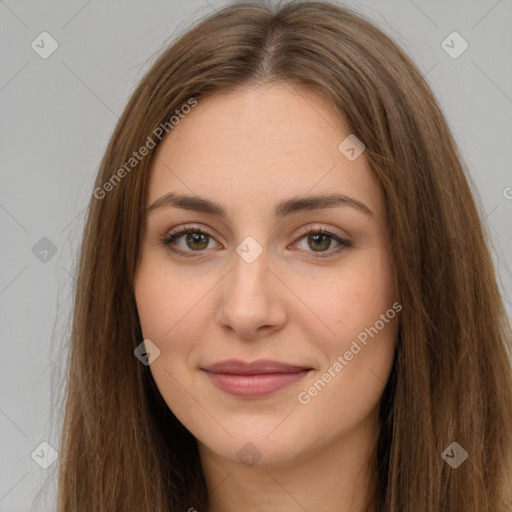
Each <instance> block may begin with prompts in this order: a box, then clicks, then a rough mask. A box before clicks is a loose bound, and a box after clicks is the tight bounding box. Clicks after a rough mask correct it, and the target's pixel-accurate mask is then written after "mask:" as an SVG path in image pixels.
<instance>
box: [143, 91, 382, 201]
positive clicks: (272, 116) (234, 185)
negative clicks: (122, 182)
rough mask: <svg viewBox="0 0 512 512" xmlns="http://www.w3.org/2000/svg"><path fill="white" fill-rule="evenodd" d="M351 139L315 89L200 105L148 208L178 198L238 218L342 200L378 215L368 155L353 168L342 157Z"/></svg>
mask: <svg viewBox="0 0 512 512" xmlns="http://www.w3.org/2000/svg"><path fill="white" fill-rule="evenodd" d="M350 134H351V132H350V128H349V127H348V126H347V124H346V123H345V121H344V119H343V118H342V117H341V116H340V115H339V114H338V113H337V112H335V110H334V107H333V105H331V104H330V102H329V101H328V100H327V99H326V98H324V97H323V96H321V95H320V94H319V93H317V92H315V91H313V90H310V89H305V88H298V87H296V86H293V87H292V86H289V85H286V84H278V85H264V86H257V87H250V88H249V87H248V88H244V89H239V90H236V91H234V92H229V93H221V94H218V93H217V94H213V95H210V96H209V97H207V98H203V99H201V98H200V99H199V100H198V105H197V106H196V107H195V108H194V109H192V110H191V112H190V113H189V114H187V115H186V116H185V117H184V118H183V119H181V120H180V122H179V123H178V124H177V125H176V126H175V127H174V128H173V130H172V131H171V132H170V133H169V134H168V135H167V136H166V138H164V140H163V141H162V143H161V144H160V145H159V147H158V150H157V154H156V155H155V159H154V161H153V165H152V171H151V176H150V183H149V191H148V203H149V204H150V203H151V202H152V201H154V200H155V199H157V198H158V197H160V196H161V195H163V194H165V193H167V192H169V191H177V192H186V193H195V194H198V195H202V196H206V197H211V198H214V199H215V200H216V201H219V202H223V203H224V204H226V205H227V209H228V210H229V209H230V208H229V207H230V205H232V209H233V211H235V210H238V209H239V208H243V207H245V208H249V207H252V208H253V209H257V208H258V207H259V206H258V205H260V204H261V205H262V207H267V206H268V209H270V205H273V204H275V203H277V202H278V201H279V200H281V199H282V198H284V197H290V196H299V195H300V196H302V195H305V194H307V193H308V192H314V193H332V192H340V193H344V194H348V195H352V196H357V198H358V199H361V200H362V201H364V202H366V203H367V204H368V203H371V204H373V205H374V207H378V204H377V203H378V202H379V195H378V191H377V187H376V181H375V178H374V176H373V174H372V172H371V171H370V169H369V167H368V164H367V162H366V159H365V157H364V153H363V154H362V155H361V156H360V157H358V158H357V159H356V160H354V161H350V160H349V159H347V157H346V156H345V155H344V154H343V153H342V152H341V151H340V149H339V145H340V143H341V142H342V141H343V140H344V139H346V137H347V136H349V135H350ZM372 209H373V208H372Z"/></svg>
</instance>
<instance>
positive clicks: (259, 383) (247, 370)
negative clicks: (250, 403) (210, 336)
mask: <svg viewBox="0 0 512 512" xmlns="http://www.w3.org/2000/svg"><path fill="white" fill-rule="evenodd" d="M312 369H313V368H310V367H307V366H300V365H293V364H288V363H282V362H279V361H271V360H268V359H265V360H259V361H253V362H250V363H246V362H244V361H240V360H237V359H230V360H227V361H221V362H219V363H215V364H212V365H209V366H207V367H205V368H201V370H203V371H204V372H205V373H206V375H207V376H208V377H209V378H210V380H211V381H212V383H213V384H214V385H215V386H216V387H217V388H219V389H220V390H222V391H224V392H226V393H228V394H230V395H233V396H237V397H242V398H259V397H264V396H268V395H271V394H273V393H276V392H277V391H280V390H281V389H284V388H286V387H288V386H291V385H292V384H294V383H296V382H298V381H299V380H301V379H303V378H304V377H305V376H306V375H307V374H308V373H309V372H310V371H311V370H312Z"/></svg>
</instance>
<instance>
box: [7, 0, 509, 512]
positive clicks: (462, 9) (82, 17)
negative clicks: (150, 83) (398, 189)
mask: <svg viewBox="0 0 512 512" xmlns="http://www.w3.org/2000/svg"><path fill="white" fill-rule="evenodd" d="M340 3H341V2H340ZM224 4H225V2H222V1H213V0H208V2H206V1H205V0H193V1H192V0H191V1H187V2H181V1H180V2H176V1H163V0H162V1H159V0H151V1H146V2H135V1H127V0H124V1H120V0H119V1H113V0H110V1H107V0H103V1H99V0H89V1H66V2H64V1H61V2H55V1H45V2H41V1H40V0H39V1H36V0H27V1H23V2H21V1H16V0H0V26H1V31H0V37H1V43H0V52H1V59H2V65H1V67H0V108H1V112H0V119H1V124H0V129H1V134H0V144H1V151H2V153H1V154H2V172H1V187H0V226H1V233H2V251H1V258H2V259H1V264H0V308H1V321H2V338H1V340H2V357H1V358H0V361H1V363H0V364H1V369H0V429H1V430H0V432H1V436H0V449H1V452H0V453H1V461H0V512H2V511H9V512H18V511H28V510H41V511H50V510H53V507H54V505H53V504H54V501H55V494H54V493H55V488H56V478H55V470H56V468H57V463H54V464H53V465H52V466H50V467H49V468H48V469H43V468H41V467H40V466H39V465H38V463H36V461H35V460H37V456H36V457H35V458H34V459H33V458H32V457H31V454H32V453H33V452H34V450H36V452H35V453H36V454H37V453H39V455H40V457H41V458H42V459H43V458H44V457H46V456H47V452H45V450H47V449H46V448H38V447H39V445H40V443H41V442H43V441H46V442H48V443H50V445H52V446H54V447H55V448H56V449H57V450H58V440H59V425H60V419H59V418H58V410H57V406H58V405H59V399H60V396H59V394H60V393H61V390H62V386H61V380H62V372H63V370H64V365H63V361H64V357H65V355H66V341H67V340H66V332H67V329H68V327H69V315H70V312H71V310H70V305H71V299H72V286H73V284H74V278H73V268H74V262H75V258H76V251H77V248H78V242H79V239H80V231H81V229H82V227H83V217H84V215H83V212H84V208H85V207H86V204H87V201H88V200H89V197H90V194H91V193H92V182H93V178H94V176H95V173H96V171H97V168H98V165H99V162H100V159H101V157H102V154H103V151H104V150H105V147H106V144H107V142H108V139H109V137H110V134H111V132H112V130H113V128H114V124H115V122H116V121H117V116H119V115H120V114H121V112H122V109H123V107H124V105H125V103H126V101H127V99H128V98H129V95H130V93H131V91H132V90H133V88H134V86H135V85H136V83H137V82H138V80H140V78H141V77H142V75H143V72H145V71H146V70H147V69H148V67H149V65H150V63H151V62H152V59H153V56H154V54H155V52H157V51H158V50H160V49H161V48H162V47H163V46H164V44H165V43H166V42H169V41H170V39H172V38H173V37H174V35H175V34H176V31H177V30H179V31H181V30H183V29H184V27H185V26H186V25H187V24H188V22H189V21H192V20H194V19H196V18H197V17H199V16H204V15H207V14H208V13H210V12H211V11H212V10H213V9H215V8H218V7H220V6H222V5H224ZM344 4H345V5H350V6H354V7H356V8H357V9H358V10H359V11H360V12H362V13H363V14H365V15H367V16H368V17H369V18H371V19H373V20H374V21H375V22H376V23H377V24H378V25H379V26H380V27H381V28H382V29H383V30H384V31H385V32H386V33H388V34H389V35H390V36H392V37H393V38H394V39H395V40H396V41H397V42H398V43H399V44H401V46H402V47H403V48H404V49H405V50H406V51H407V53H408V54H409V55H411V57H412V58H413V60H414V61H415V62H416V63H417V64H418V66H419V67H420V69H421V70H422V71H423V73H424V74H425V75H426V77H427V80H428V81H429V83H430V85H431V87H432V89H433V90H434V93H435V94H436V95H437V97H438V98H439V100H440V103H441V106H442V108H443V110H444V112H445V114H446V117H447V119H448V122H449V124H450V126H451V128H452V130H453V132H454V134H455V137H456V139H457V141H458V143H459V147H460V149H461V151H462V154H463V157H464V159H465V161H466V162H467V164H468V166H469V169H470V172H471V175H472V177H473V179H474V181H475V184H476V187H477V189H478V191H479V193H480V195H481V199H482V210H483V212H484V213H483V216H484V217H485V224H486V225H488V226H489V228H490V231H491V235H492V237H493V239H494V243H495V247H496V252H495V262H496V266H497V269H498V272H499V275H500V279H501V286H502V290H503V293H504V297H505V300H506V301H507V310H508V313H509V315H510V312H511V311H512V306H511V299H510V291H511V289H512V278H511V273H510V270H509V267H508V265H509V264H510V261H511V254H512V237H511V232H510V219H511V218H512V215H511V214H512V189H508V188H507V187H512V173H511V172H510V157H511V151H510V147H511V134H512V116H511V114H512V70H511V65H510V55H511V54H512V31H511V30H510V26H511V22H512V1H511V0H500V1H496V0H478V1H477V0H473V1H467V0H465V1H463V0H458V1H449V2H446V1H440V0H438V1H430V2H420V0H415V1H412V0H386V1H380V2H379V1H372V0H366V1H365V2H364V3H359V2H356V1H347V2H344ZM43 31H47V32H49V33H50V34H51V36H52V37H53V38H54V39H55V40H56V41H57V42H58V45H59V46H58V49H57V50H56V51H55V52H54V53H53V54H52V55H51V56H49V57H48V58H47V59H43V58H41V57H40V56H39V55H38V54H37V53H36V52H35V51H34V50H33V49H32V47H31V43H32V41H34V40H36V42H37V40H38V39H37V38H38V36H39V34H41V32H43ZM453 31H457V32H459V33H460V34H461V36H462V37H463V38H464V39H465V40H466V41H467V42H468V43H469V47H468V49H467V50H466V51H465V52H464V53H463V54H462V55H460V57H458V58H456V59H454V58H452V57H450V56H449V55H448V54H447V53H446V52H445V51H444V50H443V48H442V46H441V43H442V41H443V40H445V39H446V37H447V36H448V35H449V34H451V33H452V32H453ZM457 44H458V43H455V47H456V48H457ZM46 47H47V46H46ZM507 55H509V57H507ZM507 191H508V194H507ZM507 195H508V199H507ZM43 237H46V238H48V239H50V240H51V242H52V243H53V244H54V245H55V248H56V250H57V252H56V254H55V255H52V253H51V252H49V253H48V255H46V261H44V257H45V256H44V254H43V253H40V254H39V255H38V254H37V250H34V251H33V247H34V246H35V245H36V244H37V243H38V242H39V241H40V239H41V238H43ZM45 243H46V244H47V243H48V242H39V244H43V246H44V244H45ZM37 248H39V250H41V249H40V245H37V246H36V249H37ZM43 248H44V247H43ZM41 258H43V260H41ZM52 389H53V391H52ZM45 453H46V455H44V454H45ZM42 454H43V455H42ZM45 482H46V484H47V487H46V488H45V489H46V491H45V492H44V493H43V494H41V501H40V503H38V506H37V507H36V504H33V503H32V501H33V498H34V496H35V495H36V493H37V492H38V491H39V490H40V489H41V488H42V487H43V484H45Z"/></svg>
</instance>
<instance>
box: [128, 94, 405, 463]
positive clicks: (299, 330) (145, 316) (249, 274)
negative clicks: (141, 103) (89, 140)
mask: <svg viewBox="0 0 512 512" xmlns="http://www.w3.org/2000/svg"><path fill="white" fill-rule="evenodd" d="M349 135H350V129H349V128H348V127H347V126H346V125H345V124H344V123H343V122H342V121H341V120H340V119H339V118H338V116H337V115H335V114H334V112H333V108H332V107H331V106H330V104H329V103H328V102H327V101H326V100H325V99H324V98H323V97H321V96H318V95H317V94H316V93H315V92H312V91H310V90H307V89H300V90H296V89H295V88H291V87H289V86H287V85H284V84H281V85H265V86H259V87H253V88H247V89H244V90H239V91H237V92H236V93H229V94H222V95H213V96H211V97H209V98H207V99H204V100H199V103H198V105H197V106H196V107H195V108H194V109H192V111H191V112H190V114H188V115H187V116H186V117H185V118H184V119H182V120H181V121H180V122H179V124H178V125H177V126H175V127H174V129H173V130H172V132H170V134H169V136H168V137H167V138H166V139H164V140H163V142H162V143H161V145H160V146H159V148H158V151H157V154H156V155H155V160H154V161H153V167H152V174H151V176H150V181H149V190H148V201H147V206H148V207H150V206H151V205H153V207H152V208H149V209H148V213H147V218H146V231H145V238H144V241H143V246H142V250H141V255H140V260H139V265H138V268H137V273H136V277H135V295H136V302H137V308H138V312H139V318H140V323H141V328H142V333H143V336H144V338H145V339H149V340H151V342H152V343H154V344H155V345H156V346H157V347H158V349H159V351H160V353H159V355H158V357H156V358H155V359H154V361H153V362H152V363H151V365H150V370H151V372H152V375H153V377H154V379H155V382H156V384H157V386H158V389H159V390H160V392H161V394H162V396H163V398H164V399H165V401H166V403H167V404H168V406H169V408H170V409H171V410H172V411H173V412H174V414H175V415H176V417H177V418H178V419H179V420H180V421H181V422H182V423H183V425H185V427H186V428H187V429H188V430H189V431H190V432H191V433H192V434H193V435H194V436H195V437H196V438H197V439H198V441H199V445H200V447H201V449H203V450H207V451H208V452H209V453H213V454H215V455H216V456H218V457H222V458H225V459H229V460H232V461H235V462H236V461H240V462H242V463H244V464H246V465H250V464H253V463H254V462H258V463H259V464H263V465H266V464H268V465H275V464H284V463H288V462H291V461H297V460H299V458H301V457H306V456H307V455H308V454H311V453H314V450H319V449H321V448H329V446H332V445H333V444H334V443H339V442H343V440H344V439H345V440H347V439H349V438H350V436H351V435H352V434H353V433H354V432H356V431H357V429H362V427H363V425H368V424H369V422H370V423H371V422H373V423H372V424H374V423H375V420H376V410H377V404H378V401H379V398H380V396H381V394H382V391H383V389H384V386H385V383H386V381H387V379H388V376H389V373H390V369H391V364H392V360H393V352H394V343H395V337H394V327H395V325H394V324H395V322H396V320H393V317H394V316H395V314H396V312H397V311H398V310H399V309H400V306H399V305H398V307H397V304H395V307H394V308H393V307H392V305H393V302H394V293H393V275H392V272H391V268H390V259H389V254H388V239H387V237H388V234H387V233H388V227H387V225H386V220H385V212H384V204H383V199H382V197H381V195H380V192H379V189H378V186H377V182H376V179H375V177H374V176H373V174H372V172H371V171H370V169H369V167H368V164H367V162H366V159H365V154H364V152H363V153H362V154H361V155H360V156H359V157H357V154H358V152H359V150H360V148H359V147H357V146H354V143H353V139H348V140H347V141H345V142H344V143H343V144H341V149H340V148H339V146H340V143H342V142H343V141H344V140H345V139H346V138H347V137H348V136H349ZM351 148H353V149H354V150H353V151H352V150H351ZM356 157H357V158H356ZM168 194H174V196H170V195H169V196H168ZM335 195H336V196H344V198H343V197H341V198H337V199H336V198H332V199H331V200H330V201H321V200H320V199H319V198H322V197H323V198H326V197H327V196H335ZM181 196H187V197H190V199H184V198H181ZM163 198H166V199H163ZM173 198H174V200H173ZM178 198H181V200H180V201H178V200H177V199H178ZM213 203H214V205H215V206H214V207H212V206H211V205H212V204H213ZM221 211H222V214H221ZM308 229H311V230H312V231H313V233H310V234H308V233H307V232H306V230H308ZM320 229H323V230H325V231H327V232H328V234H325V233H318V230H320ZM182 230H188V231H189V233H188V234H187V233H186V234H181V235H178V236H177V237H175V238H174V239H170V238H169V235H173V234H176V233H178V232H180V231H182ZM197 230H200V232H199V233H197ZM201 231H202V232H204V233H206V234H201ZM194 233H195V234H194ZM166 239H167V242H168V244H167V245H166V244H165V243H164V242H165V240H166ZM339 240H341V242H340V241H339ZM149 347H151V345H149ZM147 348H148V347H147ZM149 351H150V352H151V349H149ZM153 357H154V353H153ZM228 360H237V361H238V363H240V364H239V365H238V366H237V365H236V364H226V365H225V366H223V367H222V365H221V366H218V367H217V368H213V367H212V365H215V364H217V363H222V362H225V361H228ZM263 360H266V361H267V363H268V361H272V363H268V364H263V365H260V366H259V367H258V366H256V367H253V368H252V375H251V374H248V373H247V372H249V373H251V371H250V369H248V367H247V366H245V364H244V363H253V362H261V361H263ZM283 365H289V366H283ZM208 368H210V371H207V369H208ZM244 372H245V373H244ZM248 443H251V444H248Z"/></svg>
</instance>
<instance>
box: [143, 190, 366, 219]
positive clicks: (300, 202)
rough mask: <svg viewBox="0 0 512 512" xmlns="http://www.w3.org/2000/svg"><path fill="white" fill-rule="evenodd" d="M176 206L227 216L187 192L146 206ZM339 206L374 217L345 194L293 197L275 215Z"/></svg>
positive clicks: (151, 208)
mask: <svg viewBox="0 0 512 512" xmlns="http://www.w3.org/2000/svg"><path fill="white" fill-rule="evenodd" d="M170 206H175V207H177V208H183V209H185V210H192V211H195V212H199V213H206V214H209V215H216V216H217V217H220V218H222V219H226V218H227V211H226V209H225V208H224V207H223V206H222V205H221V204H220V203H217V202H215V201H212V200H211V199H207V198H205V197H200V196H190V195H186V194H177V193H175V192H169V193H168V194H165V195H164V196H162V197H160V198H158V199H156V200H155V201H154V202H153V203H152V204H151V206H149V207H147V208H146V213H147V214H149V213H150V212H152V211H154V210H157V209H159V208H164V207H170ZM339 206H349V207H351V208H355V209H356V210H359V211H360V212H363V213H365V214H366V215H369V216H371V217H373V212H372V211H371V210H370V209H369V208H368V207H367V206H366V205H365V204H364V203H362V202H361V201H358V200H357V199H354V198H353V197H350V196H346V195H344V194H321V195H313V196H306V197H298V196H296V197H291V198H290V199H285V200H283V201H280V202H279V203H277V204H276V205H275V207H274V216H275V217H276V218H278V219H281V218H283V217H286V216H287V215H290V214H292V213H296V212H301V211H311V210H321V209H324V208H335V207H339Z"/></svg>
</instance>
